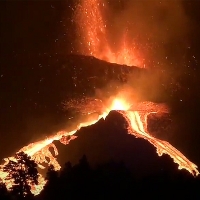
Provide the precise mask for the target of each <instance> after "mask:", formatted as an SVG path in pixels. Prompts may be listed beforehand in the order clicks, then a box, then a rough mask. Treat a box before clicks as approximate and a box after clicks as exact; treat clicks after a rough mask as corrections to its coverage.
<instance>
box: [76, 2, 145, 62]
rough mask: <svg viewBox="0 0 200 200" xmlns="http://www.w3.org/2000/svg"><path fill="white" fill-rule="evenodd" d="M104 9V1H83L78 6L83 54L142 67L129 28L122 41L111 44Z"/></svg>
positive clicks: (78, 23)
mask: <svg viewBox="0 0 200 200" xmlns="http://www.w3.org/2000/svg"><path fill="white" fill-rule="evenodd" d="M104 9H106V3H105V2H104V0H81V2H80V4H78V5H77V9H76V13H75V21H76V23H77V26H78V37H79V38H80V39H81V45H80V49H81V53H82V54H85V55H91V56H94V57H96V58H98V59H100V60H105V61H107V62H110V63H118V64H122V65H123V64H125V65H129V66H133V65H135V66H141V65H142V62H141V59H140V56H139V52H138V51H137V48H136V45H135V42H133V41H130V40H129V37H128V28H126V29H125V30H124V34H123V35H122V37H121V40H120V41H116V42H114V43H111V42H110V41H109V40H108V28H107V24H106V22H105V19H104V17H103V16H102V12H101V11H102V10H104ZM115 43H117V44H119V47H116V45H115Z"/></svg>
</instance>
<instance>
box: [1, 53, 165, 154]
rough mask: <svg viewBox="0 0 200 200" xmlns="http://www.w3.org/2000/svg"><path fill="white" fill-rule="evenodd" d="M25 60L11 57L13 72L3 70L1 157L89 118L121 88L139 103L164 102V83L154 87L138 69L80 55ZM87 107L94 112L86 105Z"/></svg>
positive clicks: (152, 79) (149, 75) (147, 73)
mask: <svg viewBox="0 0 200 200" xmlns="http://www.w3.org/2000/svg"><path fill="white" fill-rule="evenodd" d="M26 57H27V56H26ZM28 57H29V59H25V60H26V62H25V61H24V60H23V59H22V56H19V57H15V58H14V59H15V60H14V61H12V62H13V63H15V66H13V67H12V68H5V69H4V71H5V74H6V75H7V76H5V78H4V79H3V81H2V84H0V89H1V90H0V91H1V99H0V101H1V105H2V106H1V109H2V112H1V113H0V115H1V116H0V117H1V119H2V120H1V125H0V133H1V145H0V152H2V153H1V155H0V156H1V157H5V156H9V155H12V154H13V153H15V152H16V151H17V150H19V149H20V148H21V147H22V146H25V145H27V144H28V143H30V142H35V141H36V140H39V139H43V138H44V137H45V136H48V135H49V134H52V133H54V132H56V131H59V130H61V129H63V128H66V127H68V126H69V125H70V126H71V124H74V123H76V122H77V120H81V118H83V117H85V114H86V113H88V112H90V113H91V112H94V111H95V112H98V111H100V110H101V107H102V106H103V101H104V100H106V99H108V98H109V97H110V96H112V95H115V94H116V93H117V92H118V91H119V90H121V89H124V88H123V87H124V86H126V85H128V86H129V88H130V87H131V88H132V89H133V91H134V92H133V93H136V94H137V95H136V96H137V98H138V99H139V100H152V101H163V97H164V96H165V95H164V94H165V93H166V92H165V89H164V87H163V83H162V82H161V81H160V80H163V79H159V78H157V79H156V81H155V74H154V73H153V72H151V71H147V70H145V69H141V68H138V67H134V66H131V67H128V66H122V65H117V64H111V63H107V62H104V61H101V60H98V59H95V58H93V57H87V56H80V55H68V56H59V55H54V56H53V55H52V56H50V55H43V56H34V55H29V56H28ZM11 80H12V81H11ZM155 82H156V84H155ZM125 89H126V87H125ZM147 91H148V92H147ZM155 94H157V95H155ZM94 99H96V100H94ZM91 101H93V103H92V105H93V106H90V105H91V104H88V102H90V103H91ZM77 105H79V107H78V106H77ZM87 105H89V106H87ZM76 108H77V109H76ZM4 133H8V134H4ZM18 138H21V140H20V141H19V140H18ZM16 141H17V142H16ZM2 144H6V145H2ZM10 145H12V148H11V147H10Z"/></svg>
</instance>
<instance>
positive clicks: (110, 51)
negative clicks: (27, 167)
mask: <svg viewBox="0 0 200 200" xmlns="http://www.w3.org/2000/svg"><path fill="white" fill-rule="evenodd" d="M102 9H107V8H106V4H105V3H103V1H102V0H82V1H81V2H80V4H79V5H77V9H76V11H75V19H76V20H75V21H76V22H77V23H78V35H79V37H80V39H81V45H80V51H81V52H82V54H84V55H90V56H94V57H96V58H98V59H101V60H105V61H107V62H111V63H117V64H124V65H128V66H133V65H139V66H141V63H142V62H141V61H140V57H139V53H138V52H137V51H136V49H135V44H134V43H132V44H131V43H130V40H129V36H128V29H125V30H124V35H122V37H121V41H120V42H119V43H120V44H121V46H120V47H117V46H119V45H116V46H115V47H114V46H112V45H113V43H110V42H109V41H108V38H107V31H108V30H107V25H106V22H105V20H104V18H103V15H102V14H101V11H102ZM94 67H95V66H94ZM124 67H126V66H124ZM94 99H95V98H94ZM97 103H98V102H97ZM89 105H91V104H89ZM83 106H84V105H83ZM92 109H94V108H92ZM111 110H117V111H118V112H119V113H120V114H121V115H122V116H123V117H124V118H125V119H126V121H127V124H128V133H129V134H131V135H133V136H135V137H136V138H143V139H145V140H147V141H148V142H150V143H151V144H152V145H153V146H154V147H155V148H156V151H157V153H158V155H159V156H161V155H162V154H168V155H169V156H170V157H171V158H172V159H173V161H174V162H175V163H177V164H178V168H179V169H186V170H187V171H188V172H190V173H191V174H193V175H194V176H197V175H198V174H199V172H198V170H197V166H196V165H195V164H194V163H192V162H190V161H189V160H188V159H187V158H186V157H185V156H184V155H183V154H182V153H181V152H180V151H178V150H177V149H176V148H174V147H173V146H172V145H171V144H170V143H168V142H166V141H162V140H160V139H157V138H155V137H153V136H152V135H150V134H149V133H148V131H147V118H148V115H149V114H151V113H166V112H168V109H167V107H166V106H165V105H163V104H162V105H161V104H155V103H152V102H142V103H137V102H135V100H134V99H132V98H130V96H128V95H126V93H125V94H124V93H123V92H122V91H118V94H117V95H116V96H114V95H113V96H111V97H110V99H109V100H108V101H107V102H106V103H104V105H103V107H102V108H101V114H99V116H98V117H92V118H91V117H88V120H87V121H85V122H83V123H80V124H78V126H77V127H76V128H75V129H74V130H71V131H65V130H62V131H59V132H57V133H56V134H55V135H53V136H51V137H48V138H46V139H44V140H41V141H37V142H35V143H31V144H29V145H27V146H25V147H23V148H21V149H20V150H19V151H23V152H25V153H26V154H28V155H29V156H31V157H32V159H34V160H35V161H36V162H37V164H38V165H39V167H40V168H44V166H43V165H42V164H43V163H48V164H52V165H54V167H55V169H56V170H59V169H60V164H59V163H58V162H57V160H56V158H55V157H54V156H53V155H52V153H51V152H50V151H49V148H50V147H53V149H54V152H55V155H58V150H57V148H56V146H55V145H54V144H53V141H55V140H59V141H60V142H61V143H63V144H65V145H66V144H68V143H69V142H70V140H73V139H76V137H77V136H76V135H75V133H76V132H77V131H78V130H79V129H80V128H81V127H86V126H90V125H92V124H95V123H96V122H98V121H99V120H100V119H102V118H106V116H107V115H108V114H109V112H110V111H111ZM88 116H90V113H89V112H88ZM47 158H48V159H47ZM8 159H13V158H12V157H10V158H8ZM2 166H3V165H2ZM6 176H7V174H6V173H5V172H2V171H1V172H0V178H1V179H3V180H4V181H5V183H6V185H7V187H8V188H10V187H11V186H12V180H6ZM44 184H45V181H44V179H43V177H42V176H40V178H39V185H38V186H36V187H33V188H32V192H33V193H34V194H35V195H37V194H39V193H40V191H41V190H42V189H43V186H44Z"/></svg>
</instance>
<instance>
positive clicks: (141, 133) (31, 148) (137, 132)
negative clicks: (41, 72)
mask: <svg viewBox="0 0 200 200" xmlns="http://www.w3.org/2000/svg"><path fill="white" fill-rule="evenodd" d="M147 105H148V104H147ZM130 107H131V104H129V103H127V102H125V101H124V100H121V99H117V98H116V99H114V100H113V102H112V105H111V106H110V107H109V109H107V110H106V111H105V112H104V113H103V114H102V115H99V117H98V118H97V119H93V120H90V121H88V122H85V123H80V124H79V125H78V126H77V128H76V129H75V130H73V131H70V132H66V131H60V132H58V133H56V134H55V135H53V136H52V137H49V138H47V139H44V140H41V141H38V142H35V143H31V144H29V145H28V146H25V147H23V148H22V149H20V150H19V151H24V152H25V153H27V154H28V155H29V156H31V157H32V159H34V160H35V161H36V163H37V164H38V165H39V167H41V168H44V166H42V165H41V164H42V163H47V164H52V165H54V167H55V169H56V170H59V169H60V165H59V163H58V162H57V160H56V158H55V157H54V156H53V155H52V154H51V152H50V151H49V148H50V147H53V149H54V152H55V155H58V151H57V148H56V147H55V145H54V144H53V143H52V142H53V141H55V140H60V141H61V142H62V143H65V144H68V141H67V140H66V141H65V142H64V141H63V137H69V136H71V139H75V138H76V136H73V135H74V134H75V133H76V132H77V131H78V130H79V129H80V128H81V127H87V126H90V125H92V124H95V123H96V122H98V121H99V120H100V119H101V118H105V117H106V116H107V115H108V114H109V112H110V111H111V110H118V112H119V113H121V114H122V116H123V117H124V118H125V119H126V121H127V122H128V125H129V127H128V131H129V133H130V134H132V135H134V136H135V137H138V138H143V139H145V140H147V141H149V142H150V143H151V144H153V145H154V146H155V147H156V149H157V153H158V155H159V156H161V155H162V154H163V153H165V154H168V155H169V156H170V157H171V158H172V159H173V160H174V162H175V163H177V164H178V168H179V169H186V170H187V171H189V172H190V173H191V174H193V175H194V176H197V175H198V174H199V172H198V170H197V166H196V165H195V164H194V163H192V162H190V161H189V160H188V159H187V158H186V157H185V156H184V155H183V154H182V153H181V152H180V151H178V150H177V149H176V148H174V147H173V146H172V145H171V144H170V143H168V142H166V141H162V140H159V139H157V138H155V137H153V136H151V135H150V134H149V133H147V132H146V130H145V128H144V127H145V121H146V120H145V119H146V117H144V118H143V119H144V121H142V120H141V117H140V114H139V112H138V111H131V110H129V109H130ZM153 107H154V106H153V105H151V110H152V108H153ZM157 107H158V105H156V109H157ZM149 113H152V112H151V111H149V112H148V113H147V114H146V115H148V114H149ZM146 115H145V116H146ZM47 158H48V159H49V162H48V160H47ZM8 159H14V158H13V157H10V158H7V159H5V160H6V162H5V163H4V165H5V164H6V163H7V162H8ZM1 167H3V165H2V166H1ZM6 176H7V173H5V172H3V171H0V178H1V179H2V180H3V181H4V182H5V184H6V186H7V188H8V189H9V188H10V187H11V186H12V184H13V181H12V180H6ZM45 183H46V181H45V180H44V178H43V177H42V176H41V175H40V177H39V184H38V185H36V186H33V187H32V193H33V194H35V195H37V194H39V193H40V192H41V190H42V189H43V187H44V185H45Z"/></svg>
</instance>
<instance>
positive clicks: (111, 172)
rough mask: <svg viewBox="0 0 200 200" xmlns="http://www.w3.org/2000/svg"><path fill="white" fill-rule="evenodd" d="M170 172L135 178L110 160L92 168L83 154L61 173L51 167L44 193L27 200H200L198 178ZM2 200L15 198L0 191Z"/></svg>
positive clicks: (3, 189) (128, 171)
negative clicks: (162, 199) (145, 199)
mask: <svg viewBox="0 0 200 200" xmlns="http://www.w3.org/2000/svg"><path fill="white" fill-rule="evenodd" d="M171 170H172V171H173V172H172V171H170V170H166V169H160V170H157V171H156V172H154V173H153V174H151V175H148V176H144V177H143V178H136V176H135V175H134V172H132V171H131V170H129V169H128V168H127V167H126V164H125V163H123V162H114V161H109V162H107V163H103V164H101V165H98V166H96V167H95V168H92V167H91V166H90V164H89V162H88V160H87V158H86V156H85V155H84V156H83V157H82V158H81V159H80V160H79V163H78V164H76V165H72V164H71V163H70V162H67V163H65V165H64V166H63V168H62V170H61V171H60V172H56V171H54V169H53V167H50V168H49V169H48V172H47V174H46V179H47V180H48V183H47V184H46V186H45V188H44V190H43V191H42V192H41V194H40V195H38V196H36V197H30V198H26V199H32V200H33V199H35V200H42V199H44V200H46V199H47V200H48V199H49V200H55V199H63V200H64V199H79V198H81V199H141V198H146V197H147V198H148V199H160V198H164V199H166V198H169V199H175V198H177V199H199V198H200V193H199V187H200V179H199V177H196V178H194V177H192V176H191V175H189V174H188V173H187V172H185V171H179V170H178V171H175V170H174V168H173V169H171ZM135 173H137V172H135ZM0 199H1V200H10V199H13V197H11V195H10V194H9V193H8V192H7V191H6V190H5V188H1V189H0ZM14 199H15V198H14Z"/></svg>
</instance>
